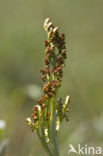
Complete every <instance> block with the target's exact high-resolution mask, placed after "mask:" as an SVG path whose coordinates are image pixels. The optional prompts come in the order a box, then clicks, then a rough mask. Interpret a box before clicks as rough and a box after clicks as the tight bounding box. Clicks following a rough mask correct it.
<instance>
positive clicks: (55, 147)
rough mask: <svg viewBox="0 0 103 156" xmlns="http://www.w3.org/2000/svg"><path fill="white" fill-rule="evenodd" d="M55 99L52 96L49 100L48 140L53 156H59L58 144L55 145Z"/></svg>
mask: <svg viewBox="0 0 103 156" xmlns="http://www.w3.org/2000/svg"><path fill="white" fill-rule="evenodd" d="M55 98H56V95H54V96H53V98H52V100H51V123H50V124H51V125H50V127H51V129H50V140H51V144H52V148H53V156H60V154H59V149H58V143H57V134H56V108H55Z"/></svg>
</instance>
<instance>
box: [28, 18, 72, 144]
mask: <svg viewBox="0 0 103 156" xmlns="http://www.w3.org/2000/svg"><path fill="white" fill-rule="evenodd" d="M44 28H45V30H46V31H47V34H48V40H45V62H44V68H43V69H40V71H41V73H42V76H41V78H42V80H43V81H44V82H45V84H44V85H43V92H44V96H42V97H41V98H40V99H39V100H38V104H37V105H34V108H33V113H32V118H31V119H30V118H27V119H26V121H27V123H28V125H30V126H31V128H32V131H33V130H34V129H39V132H40V135H41V136H42V137H44V138H45V140H46V141H47V142H49V139H50V122H51V106H50V105H51V103H52V98H53V97H54V96H56V94H57V90H58V88H60V87H61V82H62V77H63V70H62V69H63V67H64V66H65V59H66V58H67V54H66V46H65V35H64V33H62V34H61V35H59V27H54V25H53V23H52V22H51V21H50V19H49V18H47V19H46V20H45V22H44ZM69 102H70V96H67V97H66V101H65V103H64V104H63V102H62V99H61V98H58V100H57V101H56V102H55V112H56V123H55V124H56V131H58V130H59V127H60V122H61V121H62V120H63V119H64V118H65V119H66V120H67V121H68V118H67V115H66V112H69V108H68V105H69Z"/></svg>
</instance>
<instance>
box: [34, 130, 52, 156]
mask: <svg viewBox="0 0 103 156" xmlns="http://www.w3.org/2000/svg"><path fill="white" fill-rule="evenodd" d="M37 134H38V137H39V139H40V141H41V144H42V146H43V148H44V149H45V151H46V152H47V153H48V154H49V156H53V155H52V153H51V151H50V149H49V147H48V145H47V144H46V142H45V140H44V139H43V138H42V137H41V136H40V133H39V129H37Z"/></svg>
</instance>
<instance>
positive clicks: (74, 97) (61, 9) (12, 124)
mask: <svg viewBox="0 0 103 156" xmlns="http://www.w3.org/2000/svg"><path fill="white" fill-rule="evenodd" d="M102 6H103V1H102V0H84V1H83V0H78V1H77V0H51V1H47V0H44V1H43V0H40V1H36V0H35V1H33V0H29V1H27V0H25V1H24V0H15V1H14V0H6V1H4V0H1V1H0V119H1V118H2V119H4V120H5V121H6V123H7V127H6V130H5V134H4V139H5V138H8V139H9V140H10V144H9V146H8V150H7V152H6V153H5V156H30V155H32V156H34V155H35V153H36V156H40V155H45V153H44V151H43V149H42V148H41V145H40V143H39V141H38V138H37V136H36V134H34V133H31V131H30V129H29V128H28V127H27V125H26V123H25V118H26V117H28V116H30V114H31V110H32V106H33V105H34V104H36V100H37V98H38V97H39V96H41V89H40V88H41V86H42V81H41V79H40V75H41V74H40V72H39V69H40V67H42V65H43V59H44V44H43V41H44V40H45V39H46V34H45V31H44V29H43V22H44V20H45V18H47V17H50V18H51V19H52V21H53V22H54V23H55V25H59V26H60V29H61V31H63V32H65V34H66V42H67V49H68V59H67V61H66V67H65V69H64V78H63V85H62V88H61V90H60V96H62V97H63V98H64V97H65V96H66V95H68V93H69V94H70V95H71V108H70V109H71V113H70V115H69V119H70V122H68V124H67V123H66V122H64V123H63V124H62V126H61V130H60V133H59V138H58V139H59V145H60V152H61V156H67V155H68V150H69V144H70V143H71V144H73V145H76V144H78V143H81V144H91V145H94V144H95V145H99V146H102V145H103V115H102V114H103V110H102V106H103V96H102V94H103V69H102V68H103V7H102ZM37 86H38V89H36V87H37ZM39 90H40V92H39ZM35 95H36V96H35Z"/></svg>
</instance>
